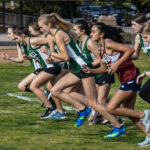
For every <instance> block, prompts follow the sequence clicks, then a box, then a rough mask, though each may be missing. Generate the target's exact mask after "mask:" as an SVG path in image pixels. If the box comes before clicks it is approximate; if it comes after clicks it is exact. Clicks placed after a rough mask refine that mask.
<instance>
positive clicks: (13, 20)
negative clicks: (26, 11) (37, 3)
mask: <svg viewBox="0 0 150 150" xmlns="http://www.w3.org/2000/svg"><path fill="white" fill-rule="evenodd" d="M22 17H23V18H22V20H23V24H22V25H23V26H28V25H29V24H30V23H31V22H37V19H38V17H37V16H28V15H23V16H22ZM20 21H21V20H20V15H19V14H12V13H5V24H6V25H20ZM0 24H3V13H2V12H0Z"/></svg>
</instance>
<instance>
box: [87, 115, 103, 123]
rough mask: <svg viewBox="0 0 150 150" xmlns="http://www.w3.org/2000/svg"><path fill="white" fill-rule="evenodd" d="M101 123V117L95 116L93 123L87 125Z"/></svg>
mask: <svg viewBox="0 0 150 150" xmlns="http://www.w3.org/2000/svg"><path fill="white" fill-rule="evenodd" d="M103 121H104V117H103V116H96V118H95V119H93V121H91V122H89V125H96V124H102V122H103Z"/></svg>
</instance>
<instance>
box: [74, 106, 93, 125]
mask: <svg viewBox="0 0 150 150" xmlns="http://www.w3.org/2000/svg"><path fill="white" fill-rule="evenodd" d="M90 113H91V108H89V107H87V106H86V107H85V110H84V111H79V112H78V119H77V121H76V123H75V124H74V126H75V127H79V126H81V125H82V124H83V122H84V120H85V119H86V117H88V115H89V114H90Z"/></svg>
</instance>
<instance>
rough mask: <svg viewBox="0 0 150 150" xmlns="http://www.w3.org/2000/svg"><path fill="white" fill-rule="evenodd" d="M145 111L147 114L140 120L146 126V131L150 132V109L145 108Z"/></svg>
mask: <svg viewBox="0 0 150 150" xmlns="http://www.w3.org/2000/svg"><path fill="white" fill-rule="evenodd" d="M144 113H145V116H144V118H142V119H140V121H141V123H142V124H143V125H144V126H145V128H146V132H150V110H144Z"/></svg>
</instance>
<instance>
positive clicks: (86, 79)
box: [2, 13, 150, 146]
mask: <svg viewBox="0 0 150 150" xmlns="http://www.w3.org/2000/svg"><path fill="white" fill-rule="evenodd" d="M132 27H133V29H134V31H135V33H136V37H135V46H134V48H133V47H130V46H127V45H125V44H123V37H122V35H121V34H120V33H121V30H120V29H118V28H116V27H112V26H108V25H105V24H104V23H98V22H94V23H90V26H89V23H87V22H86V21H85V20H83V19H80V20H77V21H76V22H75V23H74V24H71V23H69V22H66V21H65V20H63V19H62V18H60V17H59V16H58V15H57V14H55V13H51V14H44V15H41V16H40V17H39V18H38V22H37V23H32V24H30V25H29V27H28V28H25V27H17V26H11V27H8V37H9V38H10V39H11V40H16V41H17V43H18V44H17V50H18V57H11V56H9V55H8V54H7V53H3V54H2V58H3V59H8V60H10V61H13V62H17V63H23V62H24V61H25V60H30V62H31V64H32V66H33V67H34V69H35V71H34V72H33V73H31V74H29V75H28V76H27V77H25V78H24V79H23V80H22V81H21V82H20V83H19V84H18V88H19V89H20V90H23V91H27V92H33V93H34V94H35V95H36V96H37V97H38V98H39V99H40V100H41V101H42V102H43V105H44V106H45V108H46V112H45V114H44V115H42V116H41V118H42V119H47V118H51V119H63V118H66V112H65V110H64V109H63V107H62V103H61V102H62V101H63V102H65V103H67V104H69V105H72V106H73V107H75V109H76V110H77V114H78V118H77V121H76V122H75V124H74V126H75V127H79V126H81V125H82V124H83V123H84V121H85V119H86V118H87V117H88V116H89V115H90V117H89V121H90V122H91V124H96V123H97V122H101V123H106V122H107V121H109V122H110V123H111V124H112V127H113V129H112V130H111V132H110V133H108V134H106V135H105V136H104V137H105V138H114V137H118V136H120V135H123V134H125V133H126V129H125V126H124V124H123V123H122V121H121V119H120V118H119V117H118V116H124V117H128V118H129V119H131V121H132V122H133V123H134V124H135V125H136V126H137V127H138V128H139V129H140V130H141V131H142V132H143V133H144V134H145V135H146V138H145V140H144V141H143V142H141V143H138V145H139V146H149V145H150V110H144V111H136V110H134V105H135V102H136V96H137V92H138V91H139V90H140V92H139V95H140V96H141V98H142V99H144V100H146V101H147V102H150V99H149V97H150V94H149V88H150V85H149V84H150V80H148V81H147V82H146V83H145V84H144V86H143V87H142V88H140V86H141V79H142V78H143V77H145V76H149V77H150V72H148V71H144V72H143V73H142V74H140V72H139V69H138V68H137V67H136V66H135V65H134V64H133V62H132V59H138V57H139V54H140V50H141V49H142V50H143V52H144V53H145V54H147V55H150V23H149V22H147V20H146V18H145V17H144V15H142V14H139V15H137V16H135V17H134V18H133V20H132ZM114 73H116V74H117V76H118V79H119V81H120V83H121V86H120V87H118V90H117V91H116V92H115V93H114V95H113V96H112V97H111V98H109V97H108V95H109V92H110V89H111V84H113V83H114V82H115V80H114ZM97 120H98V121H97Z"/></svg>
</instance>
